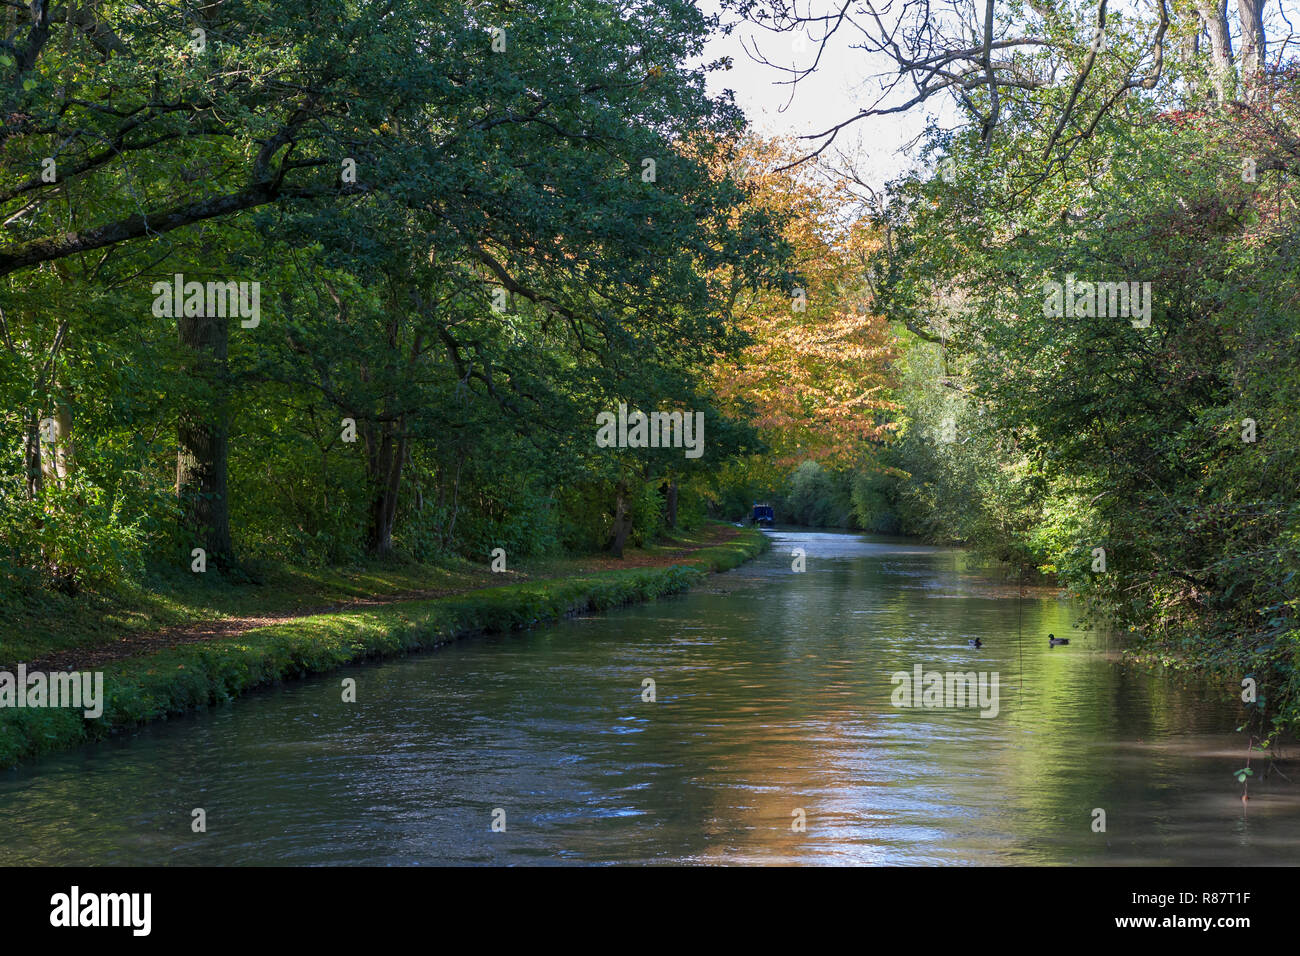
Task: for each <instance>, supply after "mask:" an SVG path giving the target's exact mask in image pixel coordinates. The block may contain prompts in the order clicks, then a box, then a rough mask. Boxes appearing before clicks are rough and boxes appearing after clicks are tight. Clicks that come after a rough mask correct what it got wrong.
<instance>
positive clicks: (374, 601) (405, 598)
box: [27, 527, 739, 672]
mask: <svg viewBox="0 0 1300 956" xmlns="http://www.w3.org/2000/svg"><path fill="white" fill-rule="evenodd" d="M737 534H739V530H738V529H737V528H733V527H727V528H719V529H717V531H716V532H715V533H714V534H713V535H711V536H710V537H709V539H708V540H707V541H705V542H703V543H702V544H699V545H693V546H691V547H689V548H682V549H681V550H678V551H673V552H671V553H669V554H663V555H644V554H638V555H634V556H631V557H628V558H624V559H621V560H620V559H619V558H614V557H608V558H606V557H596V558H592V559H589V560H588V561H584V562H583V564H582V566H581V567H579V568H578V569H577V572H578V573H579V574H591V573H593V572H599V571H616V570H619V569H627V568H665V567H668V566H669V565H670V564H676V563H678V562H679V561H681V560H682V559H683V558H687V557H690V555H692V554H694V553H695V552H697V551H700V550H702V549H704V548H711V547H714V546H715V545H719V544H724V543H726V542H727V541H730V540H731V539H732V538H734V537H736V535H737ZM536 580H548V579H547V578H529V577H521V578H519V579H518V580H512V581H509V582H500V581H494V582H493V583H491V584H482V585H479V586H477V587H462V588H433V589H428V590H421V591H402V592H399V593H397V594H385V595H381V596H378V597H367V598H357V599H356V600H353V601H346V602H344V603H341V604H327V605H323V606H321V607H315V608H306V609H301V608H300V609H296V610H293V611H278V612H273V613H268V614H259V615H248V616H241V617H227V618H222V619H221V620H219V621H205V622H203V623H201V624H190V625H180V626H177V627H170V628H165V629H163V630H161V631H151V632H148V633H144V634H128V635H124V636H123V637H121V638H119V639H117V640H115V641H113V642H112V643H109V644H102V645H99V646H97V647H85V648H74V649H71V650H68V651H64V652H62V653H60V654H56V655H54V656H51V657H47V658H43V659H42V660H39V661H32V662H30V663H28V664H27V670H28V671H46V672H49V671H61V670H95V669H97V668H101V667H103V666H104V665H105V664H111V663H113V662H115V661H121V660H126V659H127V658H129V657H142V656H144V655H146V654H152V653H155V652H157V651H163V650H167V649H168V648H173V647H179V646H180V645H182V644H201V643H203V642H205V641H219V640H222V639H223V638H227V637H235V636H237V635H239V634H243V633H244V632H245V631H251V630H254V629H256V628H259V627H269V626H271V625H272V624H283V623H285V622H286V621H296V620H299V619H300V618H304V617H314V616H315V615H318V614H341V613H344V612H347V611H357V610H363V609H365V608H370V607H383V606H385V605H389V604H402V603H405V602H409V601H429V600H432V599H434V598H440V597H449V596H451V595H453V594H468V593H470V592H471V591H481V590H483V589H485V588H492V587H501V586H502V585H503V583H509V584H521V583H524V582H526V581H536Z"/></svg>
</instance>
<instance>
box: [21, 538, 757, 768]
mask: <svg viewBox="0 0 1300 956" xmlns="http://www.w3.org/2000/svg"><path fill="white" fill-rule="evenodd" d="M766 547H767V539H766V537H765V536H764V535H763V534H762V533H761V532H758V531H747V532H744V533H742V534H741V535H740V536H739V537H738V538H735V539H733V540H732V541H730V542H728V543H726V544H723V545H717V546H713V547H709V548H704V549H701V550H700V551H697V552H696V553H695V554H693V555H691V556H690V557H689V558H686V559H684V560H683V561H682V562H681V563H680V564H675V565H672V566H670V567H665V568H630V569H626V570H613V571H601V572H596V573H590V574H581V575H565V576H557V577H555V578H552V579H546V580H528V581H520V582H518V583H511V584H506V585H503V586H499V587H491V588H483V589H480V590H476V591H472V592H469V593H465V594H455V595H449V596H447V597H441V598H435V599H432V600H423V601H410V602H402V603H399V604H390V605H385V606H381V607H375V608H367V609H365V610H359V611H356V612H341V613H334V614H320V615H315V616H311V617H304V618H299V619H296V620H294V621H290V622H286V623H283V624H276V625H274V626H270V627H263V628H258V629H256V630H251V631H247V632H245V633H243V634H240V635H238V636H236V637H231V638H227V639H223V640H217V641H210V642H206V643H201V644H187V645H181V646H178V647H176V648H173V649H170V650H167V651H162V652H158V653H154V654H151V655H148V656H143V657H136V658H131V659H128V660H123V661H121V662H118V663H115V664H111V665H109V666H107V667H105V668H104V694H105V701H104V712H103V715H102V716H101V717H100V718H98V719H94V720H87V719H85V718H84V717H83V716H82V713H81V711H76V710H69V709H54V708H43V709H22V710H19V709H12V708H5V709H4V710H0V766H12V765H14V764H16V763H18V762H19V761H20V760H26V759H30V758H32V757H36V756H39V755H41V754H46V753H50V752H53V751H57V750H62V749H66V748H68V747H72V746H75V745H77V744H79V743H82V742H85V741H90V740H96V739H100V738H103V737H105V736H108V735H109V734H112V733H114V732H116V731H119V730H121V729H124V728H128V727H132V726H135V725H137V724H140V723H142V722H145V721H149V720H156V719H159V718H164V717H166V716H167V715H169V714H176V713H183V712H185V711H187V710H192V709H194V708H196V707H204V706H207V705H208V704H212V703H217V702H222V701H228V700H232V699H233V698H235V697H237V696H239V695H240V694H242V693H244V692H246V691H248V690H249V689H251V688H253V687H257V686H260V685H265V684H269V683H273V682H275V681H280V680H286V679H291V678H296V677H301V676H303V675H306V674H313V673H321V672H324V671H329V670H332V669H334V668H337V667H340V666H342V665H344V664H347V663H351V662H354V661H359V660H364V659H368V658H377V657H387V656H391V655H396V654H404V653H409V652H412V651H417V650H423V649H427V648H431V647H436V646H438V645H440V644H445V643H447V642H449V641H452V640H456V639H457V638H460V637H464V636H467V635H471V634H476V633H484V632H493V631H512V630H520V629H524V628H529V627H535V626H539V625H544V624H548V623H551V622H553V621H556V620H558V619H560V618H562V617H564V616H565V615H568V614H574V613H582V612H584V611H604V610H608V609H609V608H613V607H618V606H620V605H623V604H631V603H637V602H641V601H649V600H653V599H654V598H657V597H660V596H661V595H665V594H672V593H676V592H678V591H682V590H684V589H686V588H688V587H690V586H691V585H692V584H694V583H695V582H696V581H698V580H699V579H700V578H701V577H702V576H703V575H704V574H705V573H707V572H710V571H725V570H728V569H730V568H733V567H736V566H737V565H739V564H741V563H742V562H743V561H745V560H747V559H748V558H751V557H753V556H754V555H756V554H758V553H759V552H761V551H762V550H764V549H765V548H766ZM680 548H681V545H680V544H678V545H677V546H676V549H677V550H680ZM577 563H581V562H580V561H579V562H577ZM551 567H555V565H553V564H552V565H551ZM362 580H370V581H379V582H380V583H382V584H384V585H385V586H389V587H393V588H395V589H396V590H397V591H401V590H406V589H409V585H406V582H407V580H408V579H407V578H405V577H402V576H400V575H399V576H395V577H394V576H388V577H380V578H374V577H368V578H364V579H362ZM497 580H499V576H497ZM356 581H357V579H356V578H352V579H349V581H348V583H347V584H346V587H348V588H352V587H354V586H360V585H357V584H356V583H355V582H356ZM316 583H317V585H319V586H324V587H330V586H336V585H332V584H328V583H327V580H326V579H316ZM398 585H403V586H398ZM417 586H423V587H429V586H431V585H429V584H428V583H427V581H425V580H422V583H421V584H420V585H417ZM288 593H292V592H284V593H282V596H284V595H285V594H288ZM312 593H314V594H318V593H320V592H312ZM371 593H373V592H371ZM390 593H391V592H390ZM240 600H242V598H241V599H240ZM176 606H178V607H182V608H183V607H186V606H187V605H185V604H184V603H183V602H180V601H178V602H177V604H176ZM222 606H224V607H234V606H236V605H234V604H226V605H222ZM255 610H267V608H266V607H265V606H262V605H259V606H258V607H257V608H256V609H255Z"/></svg>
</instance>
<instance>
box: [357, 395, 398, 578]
mask: <svg viewBox="0 0 1300 956" xmlns="http://www.w3.org/2000/svg"><path fill="white" fill-rule="evenodd" d="M401 431H403V429H402V427H401V422H400V421H399V422H398V423H397V427H396V428H394V426H393V425H392V424H391V423H388V422H384V423H382V424H380V425H373V424H367V425H366V426H365V427H364V429H363V433H364V434H365V438H366V477H367V478H368V480H369V483H370V517H369V527H368V529H367V531H366V550H367V551H369V552H370V553H371V554H373V555H375V556H376V557H386V556H387V555H390V554H392V553H393V525H394V524H395V523H396V521H397V493H398V489H399V488H400V487H401V483H402V464H403V463H404V462H405V461H406V437H405V435H402V436H401V437H398V434H397V433H399V432H401Z"/></svg>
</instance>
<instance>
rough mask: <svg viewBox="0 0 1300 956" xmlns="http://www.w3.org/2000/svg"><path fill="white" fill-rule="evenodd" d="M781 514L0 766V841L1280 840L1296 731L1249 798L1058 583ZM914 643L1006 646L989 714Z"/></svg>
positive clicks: (1240, 859)
mask: <svg viewBox="0 0 1300 956" xmlns="http://www.w3.org/2000/svg"><path fill="white" fill-rule="evenodd" d="M772 537H773V538H774V542H773V543H774V548H773V550H772V551H771V552H769V553H768V554H766V555H764V556H762V557H761V558H759V559H758V560H756V561H754V562H752V563H750V564H748V565H745V566H744V567H741V568H739V569H737V570H735V571H733V572H730V573H729V574H726V575H722V576H717V577H714V578H712V579H710V580H709V581H708V582H707V583H706V584H705V585H704V586H702V587H700V588H698V589H696V590H695V591H693V592H691V593H689V594H687V595H684V596H679V597H675V598H669V599H666V600H662V601H659V602H657V603H655V604H651V605H645V606H642V607H636V608H630V609H625V610H620V611H616V612H613V613H611V614H608V615H605V616H600V617H590V618H583V619H577V620H571V621H567V622H565V623H562V624H560V625H558V626H555V627H550V628H546V629H543V630H538V631H535V632H530V633H523V634H513V635H506V636H499V637H486V638H479V639H473V640H467V641H462V642H460V643H458V644H455V645H452V646H450V647H447V648H444V649H441V650H438V651H435V652H432V653H428V654H423V655H419V656H415V657H410V658H406V659H403V660H397V661H393V662H389V663H382V664H373V665H366V666H360V667H355V668H350V669H347V670H345V671H342V672H338V673H335V674H330V675H327V676H324V677H319V678H313V679H310V680H306V681H302V682H296V683H292V684H287V685H284V686H282V687H278V688H272V689H268V690H266V691H264V692H259V693H256V694H254V695H251V696H250V697H247V698H244V699H242V700H240V701H239V702H237V703H236V704H233V705H227V706H223V707H218V708H214V709H212V710H210V711H208V712H206V713H202V714H198V715H194V716H191V717H186V718H183V719H180V720H174V721H171V722H169V723H165V724H159V725H155V726H151V727H147V728H144V729H142V730H141V731H139V732H138V733H135V734H132V735H129V736H125V737H123V738H122V739H120V740H114V741H111V742H108V743H105V744H101V745H96V746H92V747H87V748H83V749H81V750H79V751H76V752H73V753H70V754H65V755H61V756H58V757H55V758H51V759H47V760H44V761H42V762H40V763H39V764H36V765H34V766H33V767H27V768H22V769H19V770H13V771H4V772H0V863H4V864H18V863H46V864H61V863H106V864H181V865H199V864H269V863H274V864H399V865H406V864H426V865H427V864H438V863H555V862H573V863H603V862H658V863H668V862H702V863H853V864H870V863H884V864H901V863H913V864H939V863H945V864H1041V863H1086V864H1135V863H1143V864H1171V863H1185V864H1256V863H1269V864H1279V863H1296V862H1300V774H1298V773H1296V772H1295V771H1296V769H1297V762H1296V761H1294V760H1291V761H1290V762H1289V763H1284V764H1281V765H1280V766H1281V767H1282V768H1283V769H1284V770H1285V771H1286V772H1287V774H1288V776H1290V777H1291V778H1292V780H1294V781H1296V783H1295V784H1293V783H1288V782H1287V781H1286V780H1284V779H1282V777H1281V776H1279V775H1278V774H1271V775H1269V776H1268V777H1266V778H1264V779H1261V778H1260V777H1259V776H1256V777H1255V778H1254V780H1253V781H1252V783H1251V800H1250V803H1249V809H1246V808H1245V807H1243V804H1242V802H1241V799H1240V797H1241V788H1240V786H1239V785H1238V784H1237V782H1236V780H1235V779H1234V778H1233V776H1232V774H1231V771H1233V770H1235V769H1237V768H1238V767H1241V766H1242V765H1243V763H1244V750H1245V741H1244V738H1243V737H1242V736H1241V735H1239V734H1236V733H1234V732H1233V731H1234V728H1235V726H1236V725H1237V723H1238V722H1239V720H1238V718H1237V714H1236V713H1235V709H1234V708H1232V707H1230V706H1226V705H1224V704H1222V703H1219V702H1217V701H1216V700H1215V699H1214V698H1215V694H1214V692H1213V691H1211V690H1210V689H1208V688H1206V687H1203V686H1200V685H1195V684H1193V685H1186V684H1180V683H1177V682H1175V681H1173V680H1171V679H1170V678H1167V677H1163V676H1159V675H1152V674H1146V673H1142V672H1139V671H1136V670H1133V669H1129V668H1125V667H1122V666H1120V665H1118V664H1116V663H1115V662H1114V653H1113V651H1112V650H1111V649H1110V648H1108V647H1107V646H1106V639H1105V638H1104V637H1103V636H1102V635H1099V634H1094V633H1091V632H1087V631H1078V630H1073V629H1072V627H1071V624H1072V619H1073V615H1074V611H1073V609H1072V608H1071V606H1070V605H1069V604H1068V603H1066V602H1063V601H1059V600H1057V599H1055V598H1053V597H1047V596H1035V597H1032V598H1026V599H1025V600H1024V601H1023V602H1021V601H1018V600H1017V598H1016V596H1015V591H1014V588H1011V589H1008V588H1005V587H1002V586H1000V585H998V584H997V583H996V582H994V581H992V580H991V579H990V578H988V577H987V576H985V575H984V574H983V573H981V572H980V571H978V570H974V569H968V568H967V558H966V556H965V555H964V554H962V553H961V552H959V551H954V550H951V549H945V548H934V547H926V546H920V545H915V544H906V543H897V542H891V541H888V540H885V539H879V538H872V537H869V536H862V535H848V534H816V533H783V532H776V533H774V534H773V535H772ZM792 547H802V548H804V549H805V550H806V552H807V571H806V573H803V574H795V573H792V572H791V570H790V565H791V558H790V550H791V548H792ZM1018 626H1019V628H1020V630H1021V632H1022V633H1023V635H1024V638H1023V643H1021V642H1020V641H1018V640H1017V629H1018ZM1048 631H1054V632H1055V633H1056V634H1057V635H1058V636H1061V635H1065V636H1069V637H1070V638H1071V644H1070V646H1069V647H1062V648H1055V649H1050V650H1049V649H1048V647H1047V642H1046V637H1045V635H1046V634H1047V632H1048ZM973 637H979V638H981V639H982V640H983V642H984V646H983V647H982V648H980V649H978V650H976V649H971V648H969V647H967V646H966V642H967V640H968V639H969V638H973ZM916 664H921V665H923V666H924V667H925V669H927V670H939V671H949V670H960V671H966V670H976V671H985V672H997V673H998V674H999V676H1000V700H999V704H1000V710H999V713H998V715H997V716H996V717H995V718H991V719H986V718H981V717H980V716H979V711H978V710H975V709H964V710H959V709H939V710H935V709H911V710H907V709H901V708H897V707H894V706H893V705H892V704H891V702H890V696H891V692H892V691H893V685H892V684H891V682H890V675H891V673H893V672H895V671H900V670H905V671H910V670H912V668H913V667H914V665H916ZM344 677H353V678H355V679H356V681H357V693H358V703H356V704H345V703H343V702H342V700H341V696H342V695H341V693H340V682H341V680H342V679H343V678H344ZM645 678H651V679H653V680H654V681H655V689H656V694H657V700H656V701H655V702H654V703H646V702H643V701H642V681H643V680H644V679H645ZM1255 766H1257V767H1260V768H1261V770H1262V765H1261V764H1260V763H1259V761H1258V759H1257V760H1256V761H1255ZM1258 773H1260V771H1257V774H1258ZM195 807H202V808H204V809H205V810H206V811H207V825H208V832H207V833H205V834H195V833H192V832H191V831H190V819H191V816H190V813H191V810H192V809H193V808H195ZM497 808H501V809H502V810H504V811H505V819H506V831H505V832H503V833H497V832H492V830H491V822H492V817H493V811H494V810H495V809H497ZM1095 808H1101V809H1104V810H1105V812H1106V824H1107V829H1106V832H1105V833H1094V832H1092V829H1091V824H1092V820H1093V810H1094V809H1095ZM797 809H798V810H803V811H804V813H805V815H806V818H807V831H806V832H804V833H798V832H792V830H791V822H792V819H793V817H792V813H793V812H794V811H795V810H797Z"/></svg>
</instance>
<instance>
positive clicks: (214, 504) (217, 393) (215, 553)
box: [176, 316, 235, 566]
mask: <svg viewBox="0 0 1300 956" xmlns="http://www.w3.org/2000/svg"><path fill="white" fill-rule="evenodd" d="M176 324H177V330H178V333H179V337H180V344H181V348H182V349H184V350H186V351H187V352H188V359H189V360H188V371H189V374H190V375H191V376H192V377H193V378H194V379H196V380H197V381H200V382H203V383H205V384H206V385H207V386H208V388H207V390H206V391H207V394H208V396H209V401H207V402H196V403H195V404H194V405H193V406H191V407H190V408H187V409H185V410H184V411H183V412H182V413H181V416H180V422H179V424H178V426H177V434H176V437H177V446H178V450H177V455H176V497H177V498H178V499H179V501H180V506H181V526H182V527H183V528H184V530H186V531H187V532H189V533H190V535H192V536H193V538H194V540H196V541H197V542H198V545H199V547H201V548H203V550H204V551H205V552H206V553H207V560H208V562H209V563H210V564H213V563H215V564H216V565H217V566H223V565H224V566H230V565H232V564H233V563H234V560H235V549H234V545H233V543H232V541H231V538H230V500H229V496H228V492H227V487H226V481H227V464H228V458H229V441H230V406H229V404H228V401H227V394H226V392H227V389H226V357H227V354H228V351H229V346H230V328H229V326H228V325H227V320H226V319H222V318H215V317H213V318H209V317H207V316H182V317H180V318H178V319H177V320H176Z"/></svg>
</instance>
